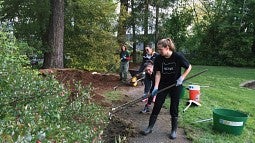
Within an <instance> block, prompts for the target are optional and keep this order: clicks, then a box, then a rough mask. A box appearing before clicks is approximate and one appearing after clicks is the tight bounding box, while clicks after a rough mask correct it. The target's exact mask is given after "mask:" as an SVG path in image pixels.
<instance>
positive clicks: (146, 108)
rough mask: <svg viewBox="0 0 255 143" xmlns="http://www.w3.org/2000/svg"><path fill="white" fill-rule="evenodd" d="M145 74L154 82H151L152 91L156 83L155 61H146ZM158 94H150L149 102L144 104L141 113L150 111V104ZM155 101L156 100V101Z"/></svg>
mask: <svg viewBox="0 0 255 143" xmlns="http://www.w3.org/2000/svg"><path fill="white" fill-rule="evenodd" d="M144 71H145V74H146V75H147V80H149V81H150V82H151V83H152V84H151V87H152V88H151V89H150V93H151V92H152V90H153V87H154V83H155V72H153V61H147V63H145V68H144ZM148 94H149V93H147V94H146V96H148ZM155 97H156V96H154V97H153V96H149V97H148V100H147V103H146V104H145V106H144V109H143V110H142V111H140V113H147V112H150V106H151V103H152V101H153V100H155ZM154 102H155V101H154Z"/></svg>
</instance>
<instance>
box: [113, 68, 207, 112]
mask: <svg viewBox="0 0 255 143" xmlns="http://www.w3.org/2000/svg"><path fill="white" fill-rule="evenodd" d="M206 71H208V69H205V70H203V71H201V72H199V73H196V74H194V75H192V76H190V77H187V78H186V79H185V80H184V81H183V82H185V81H187V80H189V79H191V78H193V77H196V76H198V75H200V74H202V73H204V72H206ZM174 86H176V83H174V84H172V85H170V86H168V87H166V88H163V89H161V90H159V91H158V92H157V94H158V93H160V92H163V91H165V90H167V89H170V88H172V87H174ZM149 96H150V95H148V96H147V97H149ZM147 97H146V96H145V97H144V96H142V97H140V98H137V99H134V100H132V101H130V102H127V103H125V104H123V105H120V106H117V107H115V108H112V111H114V112H112V113H111V114H113V113H116V112H118V111H120V110H122V109H124V107H128V106H130V105H133V104H135V103H138V102H140V101H142V100H143V99H145V98H147Z"/></svg>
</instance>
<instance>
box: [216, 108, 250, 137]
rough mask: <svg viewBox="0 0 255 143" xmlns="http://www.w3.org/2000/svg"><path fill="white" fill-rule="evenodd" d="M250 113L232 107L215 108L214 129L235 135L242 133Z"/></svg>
mask: <svg viewBox="0 0 255 143" xmlns="http://www.w3.org/2000/svg"><path fill="white" fill-rule="evenodd" d="M247 118H248V115H247V114H245V113H242V112H239V111H235V110H230V109H214V110H213V129H214V130H215V131H218V132H225V133H229V134H234V135H240V134H242V131H243V128H244V124H245V122H246V120H247Z"/></svg>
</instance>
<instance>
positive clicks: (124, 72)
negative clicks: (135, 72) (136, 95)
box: [119, 62, 129, 80]
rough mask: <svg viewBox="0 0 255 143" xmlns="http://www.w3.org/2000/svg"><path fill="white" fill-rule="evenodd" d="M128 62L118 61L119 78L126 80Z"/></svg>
mask: <svg viewBox="0 0 255 143" xmlns="http://www.w3.org/2000/svg"><path fill="white" fill-rule="evenodd" d="M128 68H129V62H121V63H120V73H119V74H120V79H121V80H127V74H128Z"/></svg>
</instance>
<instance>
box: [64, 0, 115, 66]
mask: <svg viewBox="0 0 255 143" xmlns="http://www.w3.org/2000/svg"><path fill="white" fill-rule="evenodd" d="M68 3H69V5H68V6H67V12H66V27H65V30H66V35H65V54H66V55H68V56H69V57H70V60H69V61H70V62H68V63H67V66H69V67H77V68H82V69H88V70H103V71H106V70H107V68H106V67H107V66H108V65H111V64H113V63H116V59H117V57H115V54H114V53H115V51H116V50H117V49H118V48H119V47H118V45H117V41H116V37H114V27H113V26H112V23H113V22H114V18H115V15H113V13H114V10H115V5H114V4H113V3H111V2H109V1H107V2H106V1H95V0H92V1H91V0H78V1H72V0H70V1H68Z"/></svg>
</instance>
